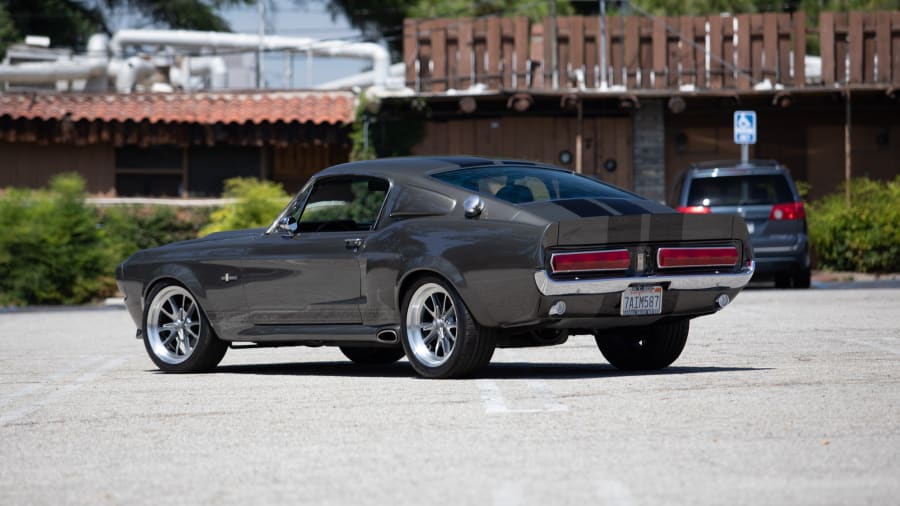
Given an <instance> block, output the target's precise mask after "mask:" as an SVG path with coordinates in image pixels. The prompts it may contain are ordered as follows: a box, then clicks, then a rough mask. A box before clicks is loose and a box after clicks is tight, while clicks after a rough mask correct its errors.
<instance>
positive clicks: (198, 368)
mask: <svg viewBox="0 0 900 506" xmlns="http://www.w3.org/2000/svg"><path fill="white" fill-rule="evenodd" d="M147 300H149V301H150V302H149V303H148V304H147V306H146V307H145V308H144V332H143V333H144V347H145V348H146V349H147V354H149V355H150V359H151V360H153V363H154V364H156V366H157V367H159V368H160V369H161V370H163V371H165V372H175V373H190V372H205V371H209V370H211V369H213V368H215V367H216V366H217V365H218V364H219V362H221V361H222V357H224V356H225V352H226V351H228V343H226V342H225V341H220V340H219V339H218V338H217V337H216V336H215V334H214V333H213V331H212V328H211V327H210V325H209V321H208V320H207V319H206V316H205V314H204V313H203V309H202V308H201V307H200V304H199V303H197V301H196V299H194V296H193V295H191V293H190V292H189V291H188V290H187V289H186V288H185V287H183V286H181V285H177V284H168V285H160V286H158V287H156V288H154V289H153V291H152V292H150V296H149V297H148V298H147Z"/></svg>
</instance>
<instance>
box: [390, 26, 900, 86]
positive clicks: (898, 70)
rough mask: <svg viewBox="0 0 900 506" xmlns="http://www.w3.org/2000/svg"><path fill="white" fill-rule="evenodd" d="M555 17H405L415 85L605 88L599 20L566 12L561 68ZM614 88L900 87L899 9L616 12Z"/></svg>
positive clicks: (610, 77) (611, 56)
mask: <svg viewBox="0 0 900 506" xmlns="http://www.w3.org/2000/svg"><path fill="white" fill-rule="evenodd" d="M549 23H550V20H549V18H548V19H546V20H544V21H541V22H530V21H529V20H528V19H527V18H524V17H516V18H497V17H489V18H476V19H466V18H460V19H457V18H453V19H431V20H418V19H407V20H406V21H405V22H404V25H403V27H404V34H403V42H404V47H403V55H404V61H405V62H406V84H407V86H409V87H411V88H413V89H414V90H416V91H418V92H426V93H429V92H430V93H442V92H445V91H447V90H449V89H457V90H460V89H462V90H464V89H467V88H469V87H470V86H471V85H473V84H476V83H477V84H482V85H484V86H486V87H487V88H488V89H491V90H526V89H532V90H549V89H573V88H576V89H577V88H584V89H597V88H600V87H601V84H602V83H601V82H600V76H601V71H600V55H599V47H600V46H599V43H598V33H599V26H598V18H597V17H594V16H592V17H578V16H574V17H560V18H557V23H556V33H557V37H556V56H557V67H556V68H555V69H554V68H552V62H553V59H552V57H553V47H554V45H553V41H552V40H551V39H550V34H551V33H552V30H551V29H552V26H551V25H550V24H549ZM807 38H809V39H811V40H812V41H813V42H819V45H820V47H821V56H822V77H821V80H820V81H818V82H811V83H808V82H807V76H806V73H805V64H804V59H805V56H806V44H807ZM606 39H607V40H606V42H607V44H606V67H607V82H606V84H607V85H608V86H621V87H624V88H626V89H629V90H640V89H644V90H651V89H655V90H680V91H688V90H690V91H695V90H713V91H714V90H720V89H737V90H750V89H751V88H753V87H754V86H755V85H757V84H761V83H765V82H766V81H768V82H769V83H771V84H772V85H775V84H778V85H781V86H784V87H786V88H803V87H806V86H832V85H834V84H851V85H870V84H881V85H894V86H897V85H900V11H884V12H870V13H861V12H852V13H849V14H835V13H831V12H825V13H822V14H821V16H820V18H819V26H818V28H817V29H815V30H812V29H809V27H808V25H807V20H806V17H805V14H803V13H795V14H783V13H766V14H740V15H737V16H700V17H693V16H681V17H677V16H669V17H666V16H657V17H653V18H645V17H638V16H627V17H620V16H610V17H608V18H607V37H606Z"/></svg>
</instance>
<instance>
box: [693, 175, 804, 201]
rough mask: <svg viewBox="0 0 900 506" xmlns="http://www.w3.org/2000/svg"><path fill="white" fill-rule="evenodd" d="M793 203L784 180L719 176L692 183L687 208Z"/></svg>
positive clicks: (768, 177) (777, 177) (698, 179)
mask: <svg viewBox="0 0 900 506" xmlns="http://www.w3.org/2000/svg"><path fill="white" fill-rule="evenodd" d="M793 201H794V195H793V193H791V187H790V186H789V185H788V182H787V179H785V177H784V176H780V175H759V176H752V175H747V176H719V177H704V178H697V179H694V180H692V181H691V187H690V190H689V191H688V198H687V204H686V205H688V206H752V205H765V204H778V203H782V202H793Z"/></svg>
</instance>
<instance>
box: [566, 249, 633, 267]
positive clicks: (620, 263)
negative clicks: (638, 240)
mask: <svg viewBox="0 0 900 506" xmlns="http://www.w3.org/2000/svg"><path fill="white" fill-rule="evenodd" d="M630 266H631V254H630V253H628V250H626V249H616V250H607V251H579V252H576V253H556V254H554V255H553V256H552V257H550V267H551V268H552V269H553V272H590V271H624V270H626V269H628V268H629V267H630Z"/></svg>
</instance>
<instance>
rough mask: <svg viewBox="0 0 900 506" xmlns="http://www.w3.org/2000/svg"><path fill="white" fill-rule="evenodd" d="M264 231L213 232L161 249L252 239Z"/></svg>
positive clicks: (256, 229)
mask: <svg viewBox="0 0 900 506" xmlns="http://www.w3.org/2000/svg"><path fill="white" fill-rule="evenodd" d="M265 231H266V229H265V228H248V229H242V230H226V231H224V232H214V233H212V234H209V235H207V236H204V237H201V238H199V239H188V240H187V241H179V242H173V243H171V244H166V245H165V246H162V247H163V248H167V247H169V246H182V245H185V244H199V243H206V242H215V241H225V240H228V239H239V238H245V237H253V236H257V235H262V234H263V233H264V232H265Z"/></svg>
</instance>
